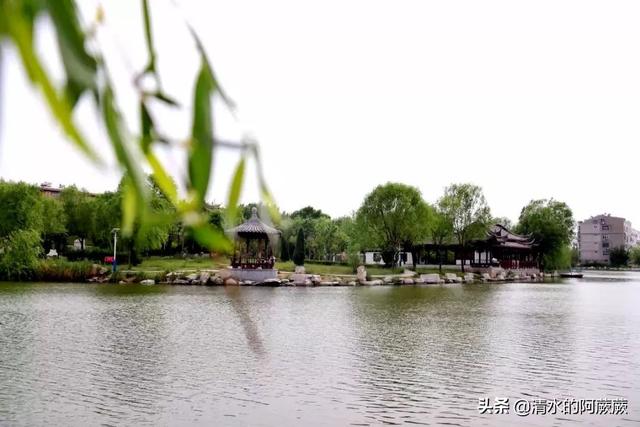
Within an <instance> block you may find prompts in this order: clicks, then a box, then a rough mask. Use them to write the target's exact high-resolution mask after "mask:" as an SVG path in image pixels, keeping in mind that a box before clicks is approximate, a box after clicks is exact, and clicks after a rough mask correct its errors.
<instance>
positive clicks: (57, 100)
mask: <svg viewBox="0 0 640 427" xmlns="http://www.w3.org/2000/svg"><path fill="white" fill-rule="evenodd" d="M3 13H4V14H5V15H4V18H5V24H6V27H7V31H8V33H9V35H10V37H11V39H12V40H13V42H14V44H15V46H16V47H17V49H18V53H19V54H20V59H21V60H22V64H23V65H24V68H25V70H26V71H27V74H28V76H29V78H30V79H31V81H32V82H33V83H34V84H36V85H37V86H39V87H40V90H41V91H42V94H43V95H44V98H45V100H46V102H47V104H48V106H49V109H50V110H51V113H52V114H53V115H54V117H55V118H56V120H57V121H58V123H59V124H60V126H62V129H63V130H64V132H65V133H66V134H67V136H68V137H69V139H71V141H73V143H74V144H75V145H76V146H77V147H78V148H79V149H80V150H81V151H82V152H84V153H85V154H86V155H87V156H88V157H89V158H90V159H91V160H93V161H94V162H96V163H98V164H101V163H102V162H101V160H100V159H99V158H98V156H96V154H95V153H94V152H93V150H92V149H91V147H90V146H89V145H88V144H87V142H86V141H85V139H84V137H83V136H82V134H81V133H80V131H79V130H78V128H77V127H76V126H75V124H74V122H73V117H72V114H71V107H70V106H69V104H68V103H67V100H66V98H65V97H61V96H60V95H59V94H58V93H57V92H56V90H55V88H54V86H53V83H52V82H51V80H50V79H49V76H48V74H47V72H46V71H45V70H44V67H43V66H42V64H41V63H40V60H39V58H38V56H37V55H36V53H35V51H34V49H33V41H32V36H31V29H30V24H29V23H27V22H25V20H24V18H23V16H22V15H21V13H20V12H19V11H16V10H15V8H10V7H5V8H4V11H3Z"/></svg>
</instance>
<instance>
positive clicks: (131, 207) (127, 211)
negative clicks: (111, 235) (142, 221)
mask: <svg viewBox="0 0 640 427" xmlns="http://www.w3.org/2000/svg"><path fill="white" fill-rule="evenodd" d="M122 193H123V195H122V234H123V235H125V236H131V235H132V234H133V226H134V223H135V220H136V216H137V215H138V197H137V195H136V190H135V186H134V185H133V184H132V183H131V180H130V178H129V179H126V181H125V182H124V187H123V189H122Z"/></svg>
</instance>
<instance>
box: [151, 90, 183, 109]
mask: <svg viewBox="0 0 640 427" xmlns="http://www.w3.org/2000/svg"><path fill="white" fill-rule="evenodd" d="M152 96H153V97H154V98H155V99H157V100H158V101H162V102H164V103H165V104H167V105H170V106H172V107H179V106H180V104H179V103H178V101H176V100H175V99H173V98H171V97H170V96H168V95H167V94H165V93H162V92H155V93H153V94H152Z"/></svg>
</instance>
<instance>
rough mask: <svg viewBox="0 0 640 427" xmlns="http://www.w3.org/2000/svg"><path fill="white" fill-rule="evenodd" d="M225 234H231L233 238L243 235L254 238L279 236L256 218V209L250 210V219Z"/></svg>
mask: <svg viewBox="0 0 640 427" xmlns="http://www.w3.org/2000/svg"><path fill="white" fill-rule="evenodd" d="M225 232H226V233H227V234H233V235H234V236H237V235H243V234H244V235H247V234H254V235H256V236H258V235H267V236H269V235H279V234H280V231H279V230H277V229H275V228H273V227H271V226H269V225H267V224H265V223H264V222H262V221H261V220H260V218H258V209H256V208H255V207H254V208H253V209H251V218H249V219H248V220H247V221H245V222H243V223H242V224H240V225H238V226H237V227H233V228H229V229H227V230H225Z"/></svg>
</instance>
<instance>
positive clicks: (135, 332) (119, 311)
mask: <svg viewBox="0 0 640 427" xmlns="http://www.w3.org/2000/svg"><path fill="white" fill-rule="evenodd" d="M165 291H166V289H165V288H164V287H160V286H157V287H156V286H140V285H112V284H110V285H99V286H97V288H96V292H97V293H98V294H99V296H100V297H101V299H102V301H101V303H100V304H98V306H99V307H100V308H101V311H100V312H99V313H97V315H96V316H95V318H96V325H95V330H96V337H95V348H93V349H92V352H93V353H94V354H93V355H91V357H92V358H94V359H95V363H93V364H92V365H93V369H92V371H91V372H90V373H89V377H90V379H91V382H92V391H93V393H95V394H96V395H95V396H94V398H93V399H92V401H95V409H94V411H95V412H96V413H99V414H102V415H104V416H107V417H108V418H109V419H110V420H111V421H114V420H115V421H117V420H120V419H127V420H132V419H135V414H136V413H142V414H146V418H148V415H152V414H154V413H157V412H158V410H157V409H154V408H156V407H157V406H158V396H159V395H162V394H163V393H164V391H163V390H166V389H167V387H169V386H170V385H169V384H167V383H166V381H163V379H164V378H166V377H167V375H170V374H171V373H170V372H167V367H168V359H169V358H170V356H171V354H172V353H173V349H172V348H171V347H172V343H171V342H170V341H169V340H167V337H168V332H167V330H168V329H170V328H169V325H168V323H167V322H168V321H169V319H167V314H168V313H167V311H166V309H165V308H163V307H164V306H163V305H162V304H160V301H153V300H150V298H153V297H152V296H151V295H150V294H157V293H164V292H165ZM103 307H106V308H105V309H103ZM125 411H129V412H132V413H133V416H132V415H131V413H129V414H127V413H126V412H125ZM144 418H145V416H143V415H141V419H144Z"/></svg>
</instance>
